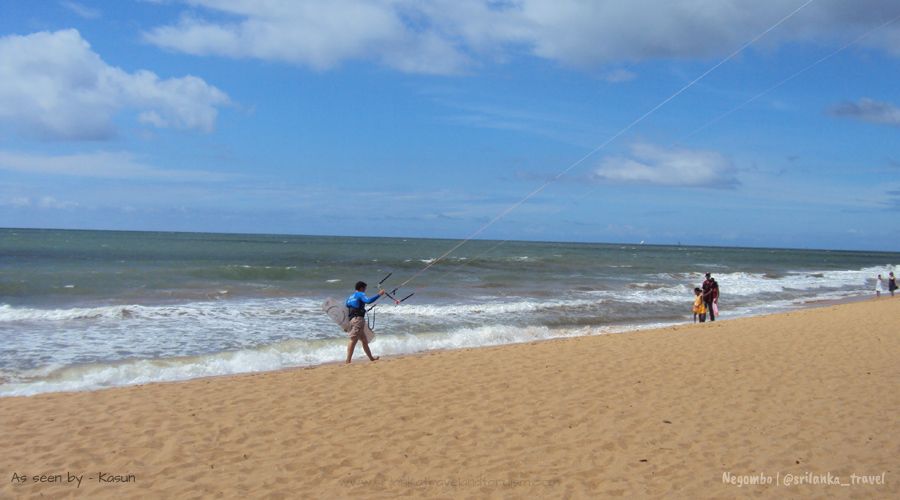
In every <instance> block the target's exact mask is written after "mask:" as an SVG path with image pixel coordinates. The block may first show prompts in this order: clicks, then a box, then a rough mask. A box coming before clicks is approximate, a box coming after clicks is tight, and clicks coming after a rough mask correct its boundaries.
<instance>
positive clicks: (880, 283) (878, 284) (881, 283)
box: [875, 274, 884, 297]
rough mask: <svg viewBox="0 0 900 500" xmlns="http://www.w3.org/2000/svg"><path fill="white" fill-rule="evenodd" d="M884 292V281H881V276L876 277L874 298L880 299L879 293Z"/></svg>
mask: <svg viewBox="0 0 900 500" xmlns="http://www.w3.org/2000/svg"><path fill="white" fill-rule="evenodd" d="M882 290H884V280H882V279H881V275H880V274H879V275H878V278H876V279H875V296H876V297H881V291H882Z"/></svg>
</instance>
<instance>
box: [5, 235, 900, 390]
mask: <svg viewBox="0 0 900 500" xmlns="http://www.w3.org/2000/svg"><path fill="white" fill-rule="evenodd" d="M456 243H457V241H451V240H434V239H401V238H349V237H316V236H282V235H237V234H200V233H149V232H112V231H59V230H23V229H0V338H2V339H3V343H2V344H3V346H2V347H0V395H11V394H33V393H36V392H44V391H53V390H81V389H94V388H98V387H106V386H111V385H123V384H133V383H142V382H151V381H156V380H177V379H184V378H191V377H196V376H205V375H215V374H225V373H236V372H245V371H258V370H269V369H278V368H282V367H286V366H303V365H311V364H318V363H323V362H330V361H336V360H340V359H341V357H342V352H343V349H345V343H346V337H345V336H344V333H343V332H342V331H340V330H339V329H338V328H337V327H336V326H335V325H334V324H332V323H331V322H330V320H329V319H328V318H327V317H326V316H325V314H324V313H323V312H322V311H321V303H322V302H323V301H324V299H325V298H326V297H329V296H333V297H339V298H343V297H345V296H346V295H349V294H350V293H351V292H352V288H353V284H354V283H355V282H356V281H357V280H363V281H366V282H368V283H369V284H370V290H369V291H370V293H374V291H375V288H376V287H375V284H376V283H377V282H378V281H379V280H380V279H382V278H383V277H384V276H385V275H387V274H388V273H393V274H392V275H391V278H390V279H389V280H388V281H387V282H386V285H387V286H388V287H389V288H392V287H395V286H398V285H399V284H401V283H403V282H404V281H406V280H408V279H410V278H413V277H414V279H413V281H411V282H410V283H409V284H408V285H407V286H405V287H404V288H403V289H402V290H400V291H398V295H400V296H405V295H407V294H409V293H413V292H415V295H414V296H413V297H412V298H410V299H409V300H408V301H407V302H405V303H404V304H402V305H400V306H396V305H393V304H390V303H382V304H381V305H379V306H378V307H377V308H376V309H375V311H374V319H375V327H376V331H377V332H378V334H379V337H378V340H377V341H376V343H375V344H373V349H374V350H375V351H376V353H377V354H388V355H390V354H402V353H408V352H417V351H422V350H428V349H438V348H456V347H469V346H479V345H493V344H501V343H510V342H523V341H530V340H535V339H542V338H553V337H560V336H572V335H590V334H597V333H604V332H609V331H618V330H623V329H630V328H635V327H642V326H652V325H662V324H670V323H675V322H683V321H689V320H690V304H691V301H692V296H691V292H690V290H691V289H692V288H693V287H694V286H697V285H699V283H700V282H701V281H702V273H704V272H712V273H713V275H714V276H716V278H717V280H718V282H719V284H720V287H721V293H722V297H721V308H722V313H723V317H724V318H725V319H727V318H731V317H736V316H740V315H750V314H760V313H765V312H771V311H777V310H784V309H789V308H792V307H798V306H802V305H803V304H805V303H807V302H809V301H815V300H820V299H841V298H846V297H852V296H858V295H862V294H868V293H871V290H873V289H874V278H875V276H876V275H877V274H879V273H882V274H884V275H886V274H887V272H888V271H891V270H893V269H894V267H893V266H894V265H895V264H896V263H898V262H900V254H898V253H881V252H846V251H821V250H815V251H812V250H784V249H746V248H703V247H674V246H644V245H609V244H580V243H579V244H576V243H535V242H495V241H473V242H469V243H468V244H466V245H464V246H462V247H461V248H460V249H459V250H457V251H455V252H454V253H453V254H451V255H450V256H449V257H447V258H446V259H444V260H441V261H439V262H437V263H436V264H434V265H433V266H431V267H430V268H428V269H427V270H426V271H424V272H422V273H421V274H419V275H418V276H417V275H416V274H417V273H419V272H420V271H422V270H423V269H424V268H425V267H426V266H427V265H429V263H433V262H434V259H435V258H437V257H438V256H440V255H442V254H444V253H445V252H446V251H447V250H449V249H450V248H452V247H453V246H454V245H455V244H456Z"/></svg>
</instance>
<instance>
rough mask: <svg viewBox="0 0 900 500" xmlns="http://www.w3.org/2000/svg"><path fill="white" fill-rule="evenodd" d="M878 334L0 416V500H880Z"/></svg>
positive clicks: (316, 377)
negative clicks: (410, 499)
mask: <svg viewBox="0 0 900 500" xmlns="http://www.w3.org/2000/svg"><path fill="white" fill-rule="evenodd" d="M898 319H900V298H897V299H890V298H882V299H880V300H877V301H876V300H872V301H866V302H860V303H853V304H843V305H835V306H827V307H822V308H817V309H808V310H802V311H797V312H790V313H785V314H777V315H772V316H765V317H756V318H746V319H736V320H732V321H719V322H716V323H706V324H703V325H685V326H680V327H675V328H667V329H661V330H653V331H642V332H633V333H627V334H616V335H603V336H596V337H583V338H575V339H567V340H558V341H548V342H541V343H534V344H522V345H513V346H504V347H497V348H482V349H467V350H460V351H447V352H437V353H429V354H424V355H420V356H409V357H403V358H394V359H383V360H381V361H378V362H377V363H374V364H371V363H368V362H366V361H364V360H363V359H362V356H360V357H359V359H360V361H359V362H358V364H357V363H354V364H353V365H351V366H343V365H332V366H322V367H316V368H309V369H297V370H287V371H281V372H272V373H264V374H253V375H244V376H233V377H220V378H210V379H202V380H194V381H189V382H180V383H168V384H153V385H146V386H138V387H126V388H116V389H110V390H104V391H97V392H87V393H70V394H46V395H39V396H34V397H27V398H3V399H0V429H2V431H3V443H2V445H0V472H2V473H3V474H4V481H3V485H2V487H0V496H2V497H24V498H27V497H38V496H52V497H85V498H88V497H89V498H134V497H148V498H200V497H225V498H235V497H246V498H259V497H267V498H341V497H350V496H354V497H375V498H394V497H397V496H400V495H413V496H429V497H468V498H486V497H504V498H506V497H533V496H537V497H542V498H548V497H552V498H557V497H607V496H609V497H614V496H626V497H636V496H637V497H677V498H706V497H719V498H721V497H741V496H754V497H759V496H761V497H773V498H774V497H777V498H788V497H790V498H796V497H807V496H810V497H817V498H822V497H832V496H839V497H856V498H900V467H898V465H900V424H898V422H900V417H898V413H900V387H898V384H900V331H898ZM376 352H377V347H376ZM101 472H102V473H105V474H107V475H106V476H105V477H106V478H107V479H110V478H113V477H114V476H116V475H118V476H119V477H120V479H122V480H128V482H111V483H102V482H100V481H98V477H100V473H101ZM41 474H48V475H49V478H45V479H53V476H54V475H56V474H59V475H60V476H59V477H58V478H59V479H60V480H61V482H35V481H34V479H35V476H39V475H41ZM82 474H83V477H82V483H81V484H80V487H79V486H77V483H76V482H75V481H73V482H67V478H68V477H69V475H72V476H73V477H74V476H78V475H82ZM829 474H830V479H831V480H834V479H837V480H839V481H840V482H842V483H845V484H849V486H841V485H827V484H820V483H822V482H823V481H828V480H829ZM851 474H856V475H859V476H871V477H866V480H867V481H868V482H874V483H879V482H883V483H885V484H862V483H861V482H862V479H856V481H857V483H856V484H850V483H851V482H852V481H854V479H853V478H852V477H851ZM14 475H15V476H23V477H25V478H26V480H25V481H24V482H22V483H19V482H18V480H17V479H16V478H15V477H14ZM789 478H790V479H789ZM38 479H40V478H38ZM132 480H133V481H132ZM759 480H762V481H772V484H768V485H746V484H742V483H744V482H746V481H759ZM788 481H807V482H808V483H809V482H811V483H816V484H800V485H789V484H786V482H788Z"/></svg>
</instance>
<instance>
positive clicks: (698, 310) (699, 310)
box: [694, 288, 706, 323]
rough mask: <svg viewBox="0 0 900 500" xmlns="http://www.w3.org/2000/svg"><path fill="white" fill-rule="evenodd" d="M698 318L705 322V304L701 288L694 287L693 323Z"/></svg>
mask: <svg viewBox="0 0 900 500" xmlns="http://www.w3.org/2000/svg"><path fill="white" fill-rule="evenodd" d="M698 318H699V319H700V322H701V323H705V322H706V304H704V303H703V290H701V289H699V288H694V323H696V322H697V319H698Z"/></svg>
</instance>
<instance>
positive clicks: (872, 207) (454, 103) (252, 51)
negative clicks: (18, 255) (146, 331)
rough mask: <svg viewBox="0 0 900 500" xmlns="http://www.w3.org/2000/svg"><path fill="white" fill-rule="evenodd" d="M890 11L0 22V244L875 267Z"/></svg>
mask: <svg viewBox="0 0 900 500" xmlns="http://www.w3.org/2000/svg"><path fill="white" fill-rule="evenodd" d="M898 220H900V2H897V1H896V0H756V1H752V2H751V1H746V0H672V1H661V0H433V1H428V2H425V1H412V0H368V1H362V0H328V1H302V0H296V1H293V0H114V1H113V0H108V1H93V2H91V1H86V0H83V1H75V0H60V1H56V0H42V1H32V0H0V227H17V228H22V227H33V228H64V229H111V230H147V231H199V232H229V233H277V234H320V235H360V236H391V237H435V238H447V239H451V240H459V239H463V238H467V237H470V236H475V237H477V238H487V239H516V240H541V241H576V242H610V243H620V242H640V241H644V242H646V243H647V244H678V243H681V244H684V245H723V246H753V247H789V248H828V249H850V250H886V251H897V250H898V249H900V223H898Z"/></svg>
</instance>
